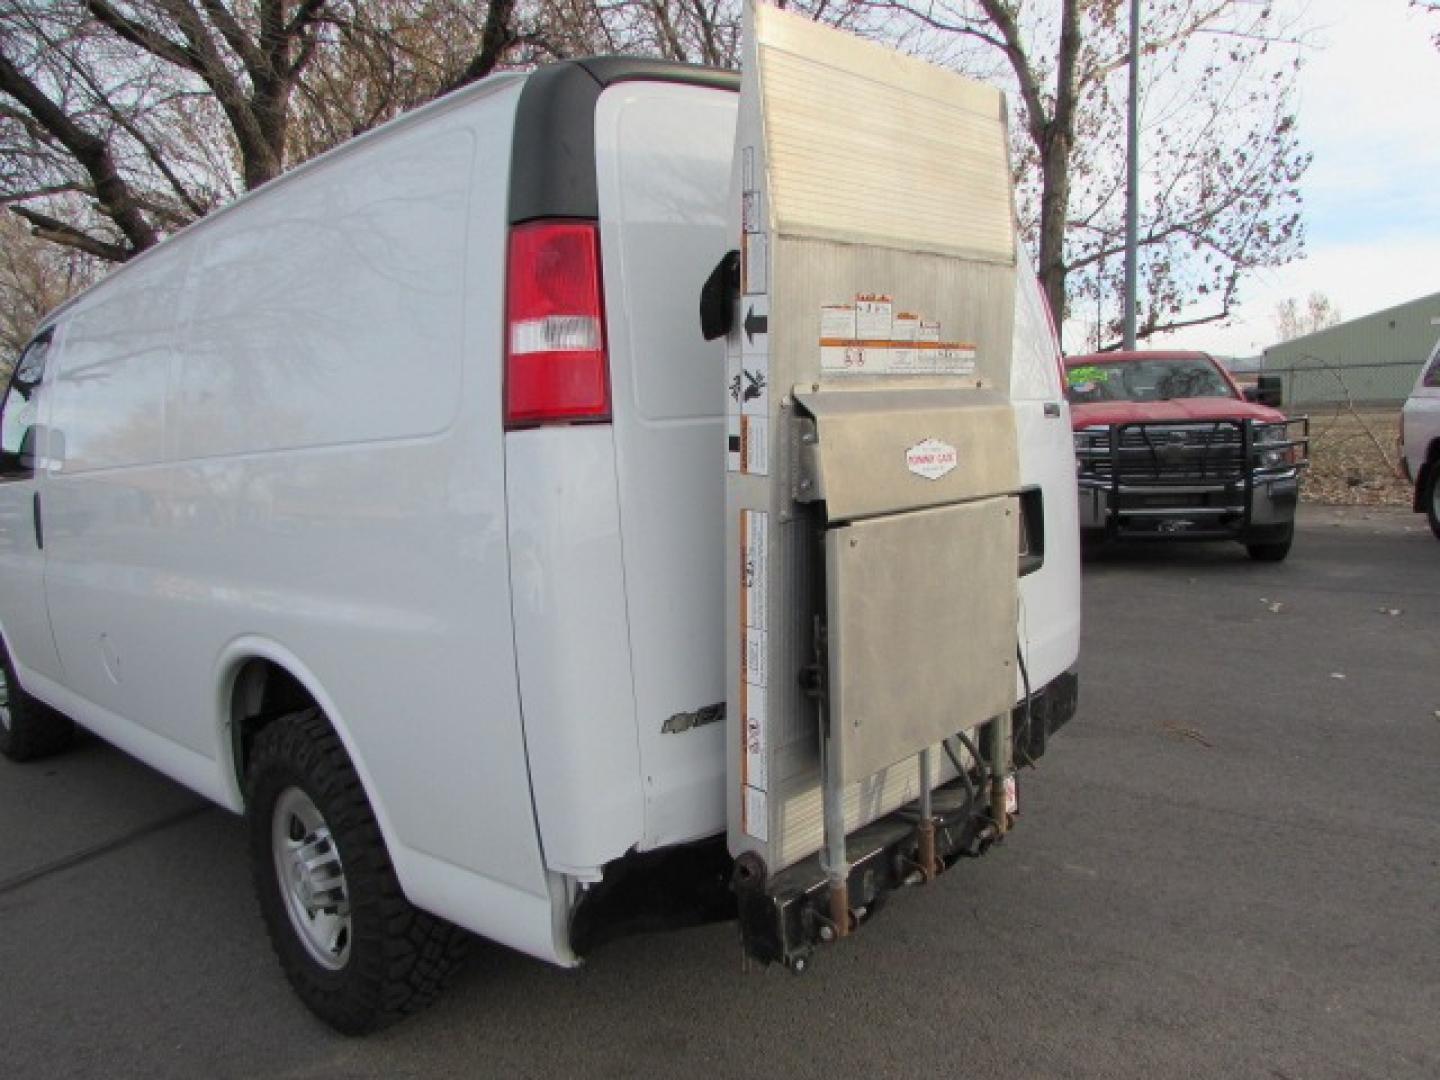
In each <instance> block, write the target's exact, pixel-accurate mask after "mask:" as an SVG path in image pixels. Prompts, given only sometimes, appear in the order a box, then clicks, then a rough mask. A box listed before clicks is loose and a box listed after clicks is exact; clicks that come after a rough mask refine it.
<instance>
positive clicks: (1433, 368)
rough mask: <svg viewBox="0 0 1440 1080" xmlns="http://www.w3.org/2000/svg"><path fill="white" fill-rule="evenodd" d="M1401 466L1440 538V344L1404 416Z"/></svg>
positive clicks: (1418, 506)
mask: <svg viewBox="0 0 1440 1080" xmlns="http://www.w3.org/2000/svg"><path fill="white" fill-rule="evenodd" d="M1400 466H1401V468H1402V469H1404V470H1405V476H1406V478H1407V479H1409V480H1410V481H1411V482H1412V483H1414V485H1415V512H1416V513H1417V514H1424V515H1425V516H1426V518H1428V519H1429V521H1430V530H1431V531H1432V532H1433V533H1434V534H1435V537H1436V539H1440V342H1436V343H1435V347H1434V348H1433V349H1431V350H1430V357H1429V359H1427V360H1426V361H1425V365H1424V367H1422V368H1421V369H1420V377H1419V378H1418V379H1416V380H1415V389H1413V390H1411V391H1410V397H1409V399H1408V400H1407V401H1406V402H1405V408H1404V410H1403V411H1402V412H1401V414H1400Z"/></svg>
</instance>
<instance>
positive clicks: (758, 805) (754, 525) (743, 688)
mask: <svg viewBox="0 0 1440 1080" xmlns="http://www.w3.org/2000/svg"><path fill="white" fill-rule="evenodd" d="M769 524H770V515H769V514H767V513H765V512H763V511H760V510H741V511H740V553H739V554H740V620H741V647H740V652H741V657H740V664H741V671H740V710H739V712H740V717H739V719H740V723H741V724H742V725H743V727H742V729H741V740H742V745H741V750H740V783H741V794H742V799H743V803H742V814H741V826H742V828H743V829H744V830H745V832H746V833H747V834H749V835H750V836H752V837H754V838H755V839H757V840H760V841H762V842H763V841H765V840H766V837H767V835H768V831H769V830H768V823H767V800H766V794H765V793H766V791H767V789H768V788H769V786H770V778H769V770H768V766H767V760H766V759H767V756H768V754H767V751H768V746H769V737H770V736H769V714H768V710H767V691H766V685H765V682H766V670H765V666H766V649H767V623H768V620H769V608H768V604H767V590H768V585H769V578H768V574H769V547H770V536H769Z"/></svg>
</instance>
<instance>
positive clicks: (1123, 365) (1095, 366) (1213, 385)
mask: <svg viewBox="0 0 1440 1080" xmlns="http://www.w3.org/2000/svg"><path fill="white" fill-rule="evenodd" d="M1065 375H1066V383H1067V386H1066V396H1067V397H1068V398H1069V399H1070V401H1071V402H1072V403H1073V404H1077V405H1083V404H1088V403H1093V402H1097V401H1171V400H1174V399H1175V398H1207V397H1224V398H1233V397H1234V396H1235V392H1234V391H1233V390H1232V389H1231V388H1230V384H1229V383H1228V382H1226V381H1225V378H1224V376H1222V375H1221V374H1220V372H1219V370H1218V369H1217V368H1216V367H1215V362H1214V361H1213V360H1210V359H1209V358H1208V357H1162V358H1156V359H1154V360H1114V361H1111V362H1109V363H1105V362H1103V361H1102V362H1100V363H1085V364H1077V365H1076V366H1075V367H1072V368H1068V369H1067V370H1066V372H1065Z"/></svg>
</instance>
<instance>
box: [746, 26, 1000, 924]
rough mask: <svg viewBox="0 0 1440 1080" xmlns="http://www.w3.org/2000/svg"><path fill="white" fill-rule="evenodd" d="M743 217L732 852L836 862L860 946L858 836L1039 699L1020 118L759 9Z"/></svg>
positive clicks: (770, 865) (774, 863)
mask: <svg viewBox="0 0 1440 1080" xmlns="http://www.w3.org/2000/svg"><path fill="white" fill-rule="evenodd" d="M733 203H734V207H733V211H732V212H733V220H734V227H735V230H736V234H737V238H738V245H737V246H738V249H739V253H740V259H739V262H740V267H739V269H740V275H739V276H740V288H739V294H740V295H739V306H738V309H737V310H736V312H735V317H734V319H733V321H732V324H731V330H730V333H729V335H728V337H727V340H726V354H727V365H728V372H727V388H728V410H727V425H726V438H727V446H726V455H727V495H726V541H727V543H726V551H727V558H726V563H727V566H726V580H727V586H728V589H727V594H728V595H727V620H728V622H727V625H728V627H729V630H730V632H729V634H728V639H729V645H728V650H727V651H728V656H727V662H728V664H729V671H730V676H729V691H728V714H727V715H728V721H727V723H728V742H727V753H728V762H727V783H728V811H729V843H730V849H731V851H732V853H733V854H734V855H735V856H736V857H737V867H738V872H740V873H741V874H744V875H746V876H747V877H748V878H749V879H750V880H751V883H752V884H753V883H754V882H755V881H756V880H758V881H759V882H762V883H763V881H764V880H765V879H766V878H767V877H768V876H770V875H773V874H775V873H776V872H778V871H780V870H782V869H784V868H786V867H790V866H792V865H794V864H796V863H799V862H800V861H801V860H806V859H811V858H814V857H816V856H817V853H819V859H820V862H821V865H823V866H824V868H825V870H826V873H827V874H828V876H829V879H830V883H831V893H832V896H831V899H832V904H833V911H834V913H835V919H836V922H837V925H836V926H835V927H833V930H834V931H835V932H836V933H841V934H843V933H844V932H845V930H846V929H847V928H848V922H849V919H848V912H847V911H846V910H845V909H846V905H847V901H846V893H845V882H846V874H847V872H848V860H847V857H846V849H845V836H846V834H847V833H849V832H852V831H853V830H855V829H856V828H857V827H859V826H860V825H863V824H864V823H866V822H867V821H870V820H872V819H874V818H876V817H879V816H881V815H883V814H886V813H888V812H890V811H891V810H893V809H895V808H896V807H898V806H900V805H901V804H904V803H907V802H911V801H914V800H916V799H917V798H918V797H919V796H920V795H921V791H922V789H924V790H928V788H929V786H930V785H931V784H937V783H940V782H943V781H944V780H946V779H949V778H951V777H953V776H954V772H953V770H951V769H950V766H949V764H948V762H946V763H945V764H944V770H945V771H942V770H941V769H940V768H938V767H936V766H937V765H938V764H939V763H941V762H943V761H944V759H943V758H941V757H940V755H939V754H937V753H935V752H934V751H935V750H936V749H937V748H938V746H939V744H940V742H941V740H943V739H944V738H946V737H947V736H949V735H951V734H953V733H954V732H956V731H959V730H964V729H969V728H973V727H974V726H976V725H977V724H980V723H984V722H985V721H987V720H989V719H991V718H994V717H998V716H1002V715H1003V716H1006V717H1008V714H1009V710H1010V709H1011V707H1012V706H1013V705H1014V703H1015V700H1016V673H1015V669H1014V664H1013V660H1014V656H1015V648H1016V607H1017V599H1016V598H1017V585H1016V563H1017V559H1016V551H1017V545H1018V539H1017V527H1018V517H1019V515H1018V510H1017V507H1016V499H1015V497H1014V494H1015V492H1016V490H1017V488H1018V486H1019V478H1018V464H1017V453H1016V436H1015V421H1014V414H1013V411H1012V409H1011V405H1010V402H1009V383H1010V353H1011V336H1012V331H1013V319H1014V275H1015V230H1014V216H1013V202H1012V194H1011V189H1010V171H1009V163H1008V156H1007V146H1006V133H1005V109H1004V100H1003V98H1002V96H1001V95H1000V94H999V93H998V92H997V91H996V90H994V89H991V88H989V87H985V86H983V85H981V84H978V83H975V82H972V81H970V80H967V79H964V78H962V77H960V76H958V75H955V74H953V73H951V72H947V71H944V70H942V69H939V68H936V67H933V66H931V65H928V64H925V63H922V62H920V61H917V60H914V59H911V58H908V57H905V56H902V55H900V54H898V53H896V52H893V51H891V50H888V49H885V48H882V47H879V46H876V45H873V44H869V43H866V42H863V41H861V40H859V39H858V38H854V37H852V36H850V35H848V34H844V33H841V32H838V31H834V30H830V29H827V28H823V27H820V26H817V25H815V24H814V23H812V22H810V21H809V20H806V19H804V18H801V17H797V16H793V15H790V14H788V13H786V12H784V11H781V10H778V9H776V8H772V7H768V6H754V5H751V6H748V7H747V11H746V20H745V45H744V63H743V76H742V91H741V105H740V118H739V126H738V129H737V136H736V153H735V166H734V183H733ZM998 726H1000V725H997V727H998ZM997 734H998V735H999V737H998V738H996V739H995V740H994V745H995V746H997V747H999V748H1000V755H1001V764H1002V770H1003V767H1004V764H1005V763H1004V758H1003V755H1004V754H1005V753H1006V752H1007V751H1008V736H1007V735H1006V734H1005V733H1004V732H1003V731H1002V732H998V733H997ZM922 777H923V780H922ZM921 809H922V810H924V809H926V806H924V805H922V807H921Z"/></svg>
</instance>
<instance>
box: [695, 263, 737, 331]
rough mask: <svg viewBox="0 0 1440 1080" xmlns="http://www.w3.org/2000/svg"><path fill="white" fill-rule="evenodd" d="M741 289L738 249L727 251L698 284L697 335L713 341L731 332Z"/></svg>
mask: <svg viewBox="0 0 1440 1080" xmlns="http://www.w3.org/2000/svg"><path fill="white" fill-rule="evenodd" d="M739 291H740V252H738V251H727V252H726V253H725V257H724V258H722V259H721V260H720V261H719V262H718V263H716V264H715V269H714V270H711V271H710V276H709V277H707V278H706V279H705V284H704V285H702V286H701V287H700V334H701V336H703V337H704V338H705V340H706V341H714V340H715V339H716V338H718V337H724V336H725V335H726V334H728V333H729V332H730V324H731V323H732V322H734V320H735V296H736V294H737V293H739Z"/></svg>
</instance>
